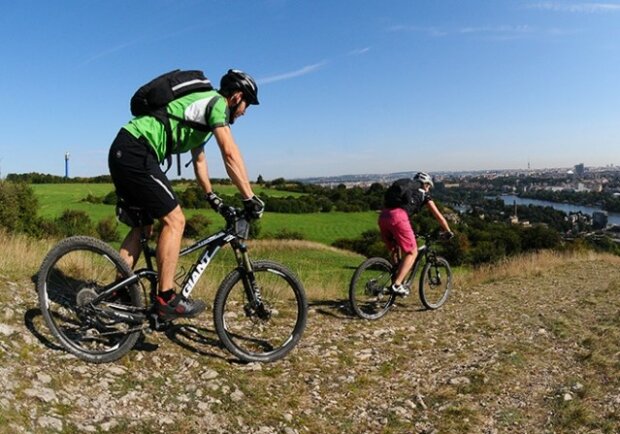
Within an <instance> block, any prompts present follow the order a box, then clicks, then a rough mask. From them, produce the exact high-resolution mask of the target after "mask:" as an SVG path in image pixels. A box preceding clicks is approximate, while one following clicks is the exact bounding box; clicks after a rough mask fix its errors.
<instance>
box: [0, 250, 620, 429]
mask: <svg viewBox="0 0 620 434" xmlns="http://www.w3.org/2000/svg"><path fill="white" fill-rule="evenodd" d="M618 265H619V262H618V261H617V260H615V259H613V258H608V257H591V258H589V259H581V260H575V259H571V260H566V261H564V262H562V263H561V264H560V265H557V266H554V268H552V269H551V270H545V271H533V272H531V273H529V275H527V276H520V277H504V278H498V279H497V280H495V281H491V282H486V283H482V284H478V285H476V286H468V287H464V286H463V285H460V286H458V287H457V288H455V290H454V292H453V296H452V297H451V299H450V300H449V302H448V303H447V304H446V305H445V306H444V307H443V308H442V309H440V310H438V311H432V312H431V311H424V310H423V309H422V307H421V305H420V304H419V302H418V300H417V298H416V297H415V296H411V297H410V298H408V299H406V300H404V302H403V303H401V304H399V305H398V306H396V307H395V309H394V310H393V311H391V312H389V313H388V315H387V316H386V317H384V318H383V319H381V320H378V321H374V322H366V321H361V320H358V319H355V318H353V317H352V316H350V314H349V312H348V308H347V305H346V303H345V302H344V300H312V297H310V301H311V307H310V317H309V321H308V327H307V329H306V332H305V335H304V337H303V339H302V341H301V343H300V345H299V346H298V347H297V348H296V349H295V350H294V351H293V353H292V354H290V355H289V356H288V357H287V358H286V359H285V360H282V361H279V362H276V363H273V364H266V365H261V364H249V365H244V364H239V363H237V362H235V361H234V360H233V359H232V358H231V357H230V355H229V354H228V353H226V352H225V351H224V350H223V349H221V348H220V347H219V345H218V341H217V336H216V335H215V333H214V331H213V326H212V324H211V322H210V316H209V315H210V313H207V315H206V316H205V319H204V320H203V322H192V323H189V322H188V323H182V324H178V325H177V327H176V328H175V329H174V330H173V331H172V332H171V333H169V334H168V335H165V334H151V335H148V336H146V338H145V339H144V341H143V342H141V343H140V345H139V346H138V348H137V349H136V350H134V351H132V352H131V353H130V354H129V355H128V356H126V357H125V358H123V359H122V360H120V361H118V362H116V363H113V364H107V365H91V364H87V363H84V362H82V361H80V360H77V359H76V358H74V357H73V356H70V355H68V354H66V353H65V352H63V351H62V350H61V349H59V348H58V347H57V346H56V344H55V342H53V341H52V340H51V338H50V336H49V334H48V332H47V330H46V328H45V326H44V324H43V321H42V317H41V315H40V312H39V311H38V308H37V306H36V297H35V294H34V292H33V289H32V284H31V283H30V282H29V281H27V280H24V281H20V282H14V281H9V280H8V279H6V278H4V277H1V276H0V285H1V287H2V288H3V289H4V291H2V296H0V297H1V298H0V299H1V300H2V302H3V303H2V305H3V307H2V309H1V311H0V362H1V363H0V408H1V409H2V412H0V432H2V433H4V432H6V433H22V432H23V433H26V432H27V433H47V432H66V433H73V432H75V433H83V432H86V433H88V432H93V433H99V432H108V433H134V432H135V433H150V432H153V433H155V432H161V433H207V432H209V433H210V432H213V433H257V434H258V433H261V434H269V433H286V434H293V433H506V432H514V433H546V432H549V433H552V432H554V433H617V432H620V380H618V378H617V377H618V375H617V373H618V368H620V347H619V346H620V268H619V266H618ZM542 269H544V267H543V268H542ZM307 290H308V293H309V294H310V295H311V294H312V288H307Z"/></svg>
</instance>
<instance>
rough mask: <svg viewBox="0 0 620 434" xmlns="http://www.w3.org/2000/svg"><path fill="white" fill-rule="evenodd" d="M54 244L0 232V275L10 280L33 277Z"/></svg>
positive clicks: (48, 241)
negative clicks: (25, 276) (26, 276)
mask: <svg viewBox="0 0 620 434" xmlns="http://www.w3.org/2000/svg"><path fill="white" fill-rule="evenodd" d="M54 243H55V242H54V241H50V240H37V239H34V238H29V237H27V236H25V235H19V234H7V233H6V232H5V231H0V246H2V255H0V273H2V274H3V275H5V276H6V277H8V278H11V279H15V278H17V277H23V276H24V275H33V274H34V273H36V271H37V270H38V269H39V266H40V265H41V261H42V260H43V257H44V256H45V255H46V254H47V252H48V250H49V249H50V248H51V247H52V245H53V244H54Z"/></svg>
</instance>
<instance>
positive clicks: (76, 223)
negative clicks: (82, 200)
mask: <svg viewBox="0 0 620 434" xmlns="http://www.w3.org/2000/svg"><path fill="white" fill-rule="evenodd" d="M55 223H56V227H57V230H58V234H59V235H61V236H63V237H69V236H71V235H95V228H94V226H93V222H92V221H91V220H90V217H89V216H88V214H86V213H85V212H84V211H77V210H70V209H66V210H64V211H63V213H62V215H61V216H60V217H58V218H57V219H56V220H55Z"/></svg>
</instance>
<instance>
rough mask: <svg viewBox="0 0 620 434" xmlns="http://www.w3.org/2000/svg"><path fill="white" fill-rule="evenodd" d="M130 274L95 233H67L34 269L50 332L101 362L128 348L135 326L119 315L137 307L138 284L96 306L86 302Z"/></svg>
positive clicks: (83, 355)
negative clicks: (91, 234)
mask: <svg viewBox="0 0 620 434" xmlns="http://www.w3.org/2000/svg"><path fill="white" fill-rule="evenodd" d="M131 274H132V271H131V269H130V268H129V267H128V266H127V264H126V263H125V261H123V259H122V258H121V257H120V256H119V254H118V253H117V252H116V251H115V250H113V249H112V248H111V247H110V246H108V245H107V244H106V243H104V242H102V241H100V240H98V239H96V238H91V237H85V236H75V237H70V238H67V239H65V240H63V241H61V242H60V243H58V244H57V245H56V246H55V247H54V248H52V250H50V252H49V253H48V254H47V256H46V257H45V259H44V260H43V263H42V264H41V268H40V269H39V272H38V275H37V292H38V296H39V306H40V309H41V313H42V315H43V318H44V319H45V322H46V324H47V326H48V327H49V329H50V331H51V333H52V335H54V337H55V338H57V339H58V340H59V341H60V343H61V344H62V346H63V347H64V348H65V349H67V351H69V352H70V353H72V354H74V355H76V356H77V357H79V358H80V359H83V360H86V361H88V362H93V363H105V362H111V361H113V360H116V359H119V358H120V357H122V356H123V355H125V354H126V353H127V352H128V351H129V350H131V348H133V346H134V345H135V343H136V341H137V340H138V338H139V336H140V330H139V327H138V326H137V325H136V324H129V323H127V322H126V321H124V320H122V319H119V318H120V315H123V314H127V313H128V312H134V311H137V310H138V309H140V308H142V306H143V301H142V297H141V291H140V288H139V287H138V285H133V286H131V287H128V288H122V289H120V290H119V291H118V293H117V294H114V295H113V296H112V297H111V298H110V299H109V300H106V301H104V302H101V303H99V304H97V305H96V306H94V305H93V304H92V303H91V301H92V300H93V299H94V298H95V297H97V295H98V294H99V293H100V292H101V290H102V289H103V288H105V287H109V286H110V285H111V284H112V283H114V282H115V281H117V280H118V279H122V278H126V277H128V276H130V275H131ZM117 312H121V313H120V314H116V313H117Z"/></svg>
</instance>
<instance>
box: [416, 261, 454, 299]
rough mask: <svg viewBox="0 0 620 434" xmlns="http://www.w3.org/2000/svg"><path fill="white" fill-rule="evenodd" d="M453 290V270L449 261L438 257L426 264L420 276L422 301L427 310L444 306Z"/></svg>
mask: <svg viewBox="0 0 620 434" xmlns="http://www.w3.org/2000/svg"><path fill="white" fill-rule="evenodd" d="M451 290H452V270H451V269H450V264H449V263H448V261H447V260H446V259H444V258H442V257H436V258H434V259H431V260H429V261H428V262H427V263H426V264H424V268H423V269H422V275H421V276H420V300H421V301H422V304H423V305H424V306H425V307H426V308H427V309H437V308H439V307H441V305H443V304H444V303H445V302H446V300H447V299H448V296H449V295H450V291H451Z"/></svg>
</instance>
